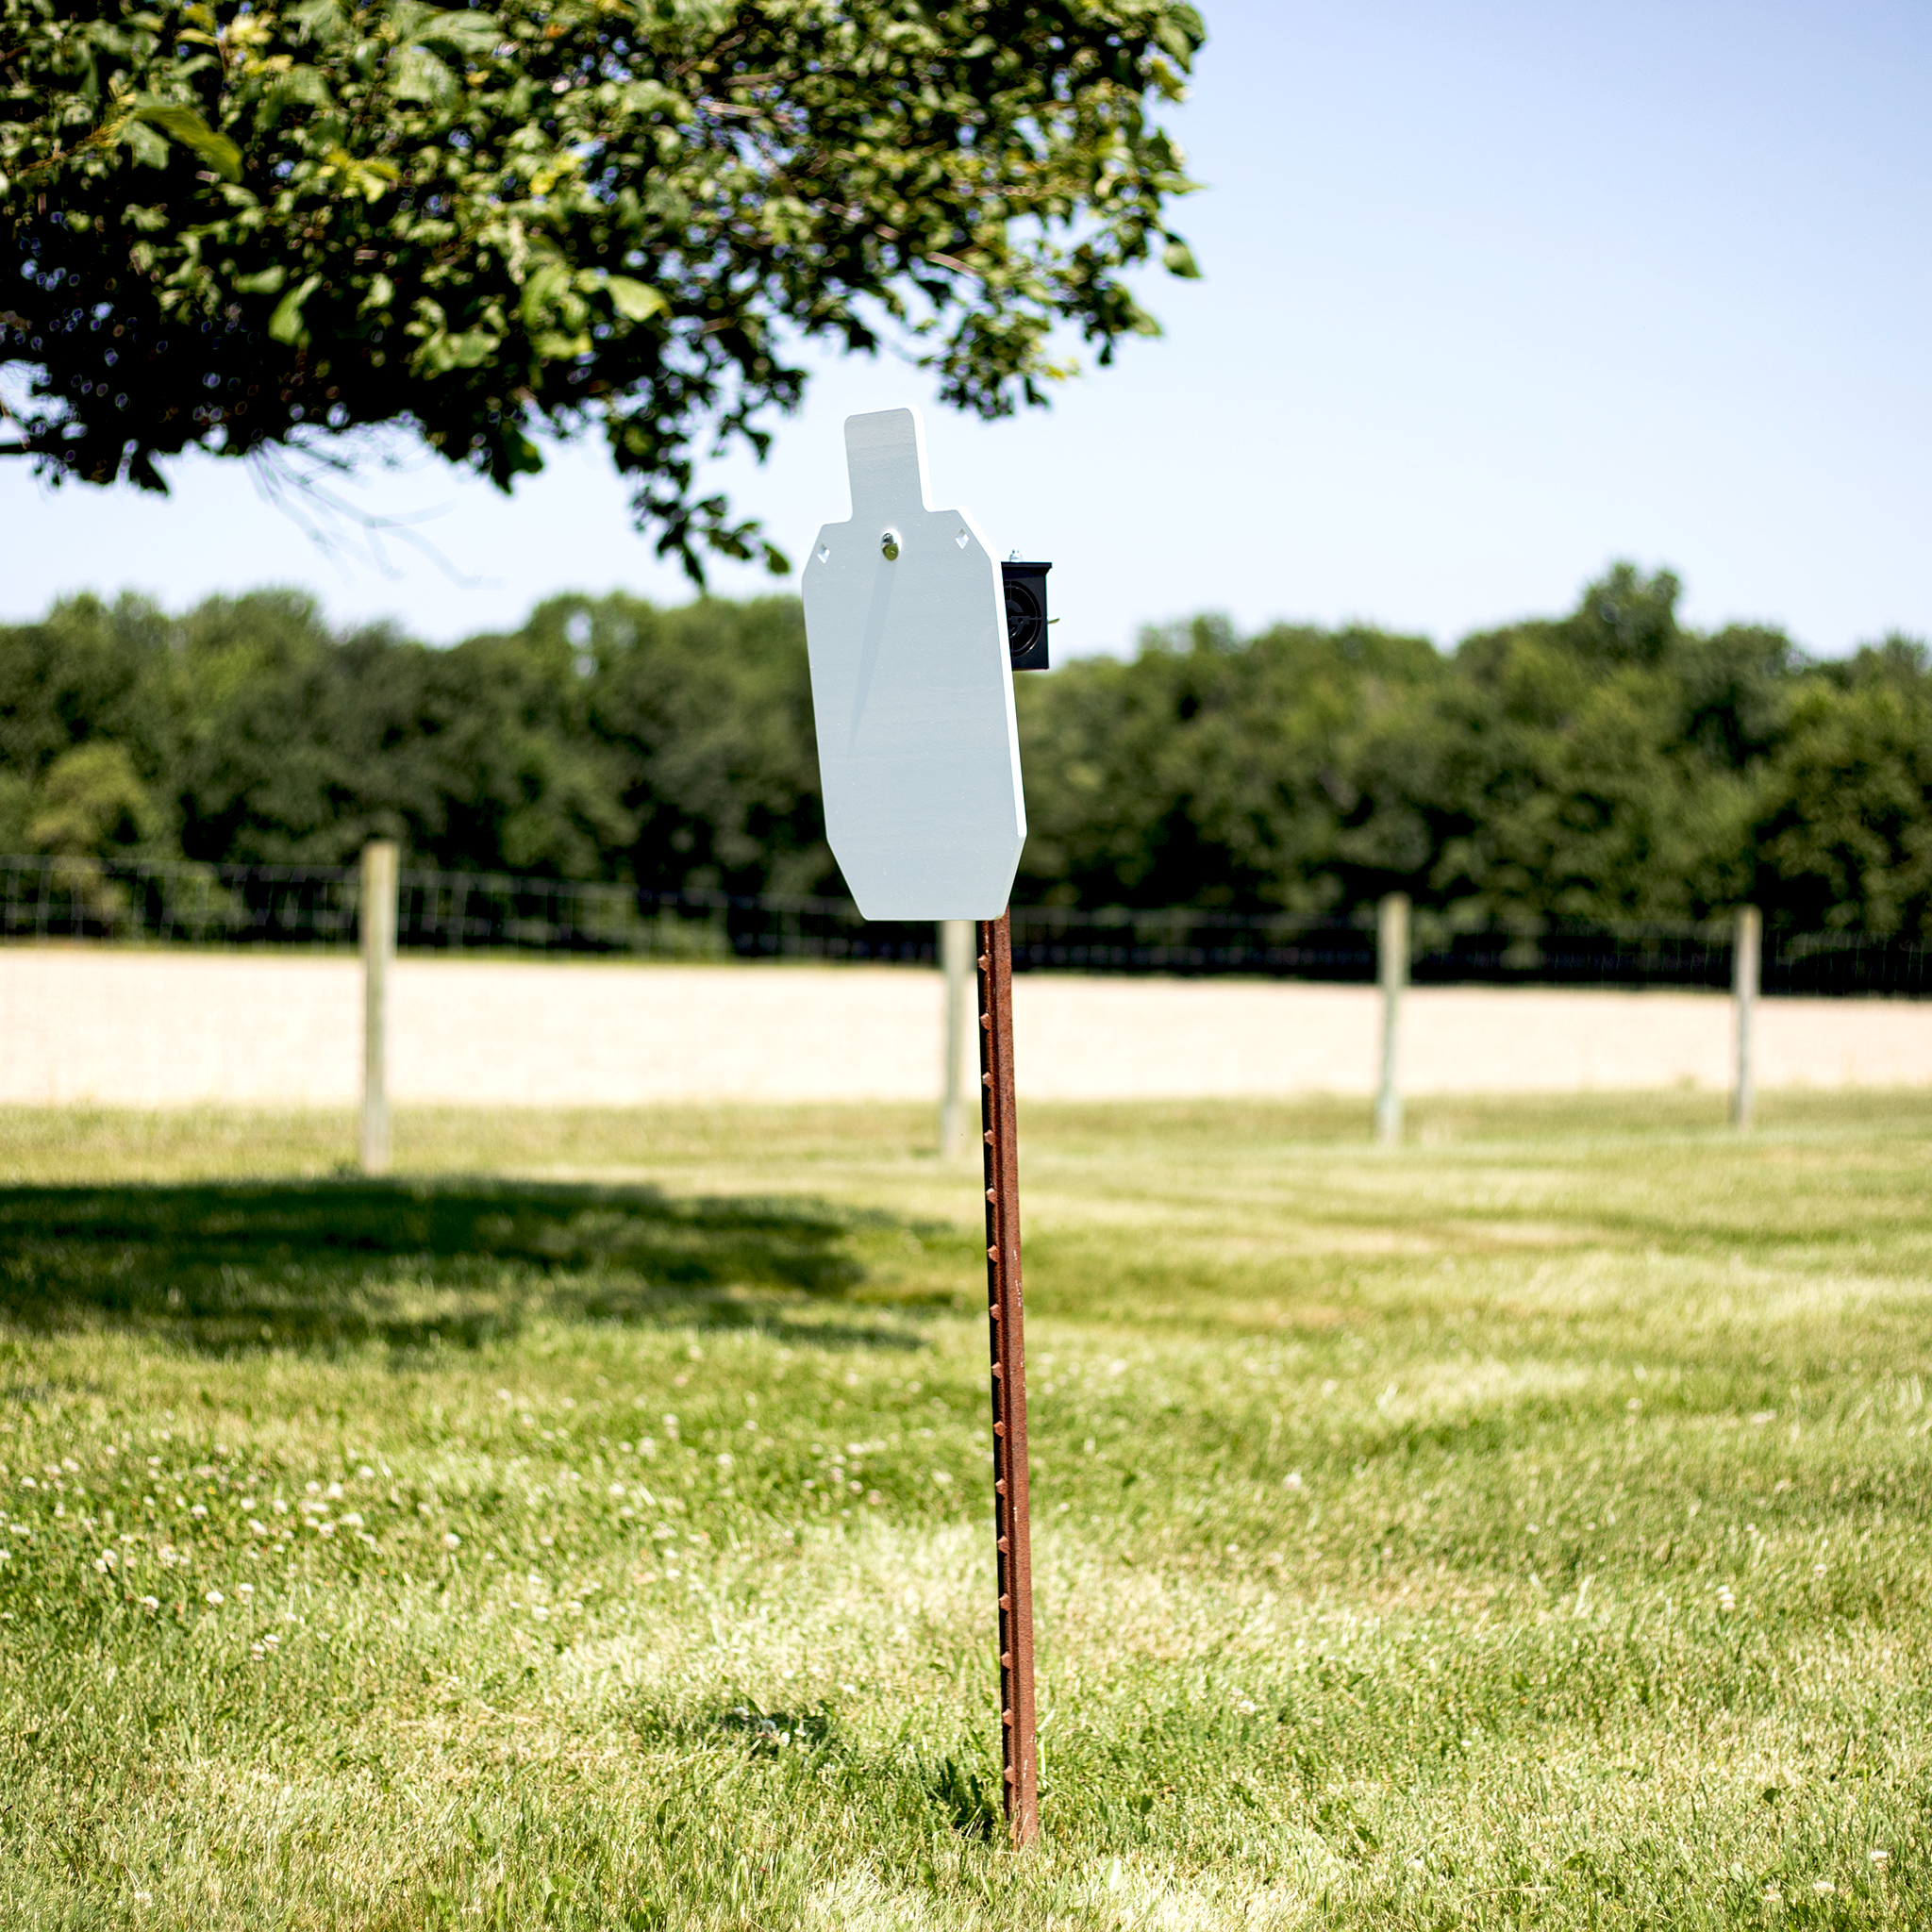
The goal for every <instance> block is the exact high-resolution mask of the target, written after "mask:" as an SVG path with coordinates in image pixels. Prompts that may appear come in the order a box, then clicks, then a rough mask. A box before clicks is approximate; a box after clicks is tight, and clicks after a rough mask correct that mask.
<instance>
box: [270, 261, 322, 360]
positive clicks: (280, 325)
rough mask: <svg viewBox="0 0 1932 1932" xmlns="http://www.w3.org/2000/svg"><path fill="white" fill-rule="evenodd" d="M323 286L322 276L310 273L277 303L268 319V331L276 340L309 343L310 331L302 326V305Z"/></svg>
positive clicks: (301, 343) (297, 343)
mask: <svg viewBox="0 0 1932 1932" xmlns="http://www.w3.org/2000/svg"><path fill="white" fill-rule="evenodd" d="M321 287H322V277H321V276H320V275H310V276H309V277H308V280H307V281H305V282H303V283H302V284H301V286H300V287H298V288H293V289H291V290H290V291H289V292H288V293H287V294H286V295H284V296H283V297H282V299H281V300H280V301H279V302H277V303H276V304H275V313H274V314H273V315H271V316H270V317H269V319H268V332H269V334H270V335H272V336H273V337H274V338H275V341H278V342H289V343H291V344H294V345H298V346H300V345H306V344H307V342H308V330H307V329H306V328H304V327H303V326H302V305H303V303H305V302H306V301H308V298H309V296H311V295H312V294H314V293H315V291H316V290H318V289H319V288H321Z"/></svg>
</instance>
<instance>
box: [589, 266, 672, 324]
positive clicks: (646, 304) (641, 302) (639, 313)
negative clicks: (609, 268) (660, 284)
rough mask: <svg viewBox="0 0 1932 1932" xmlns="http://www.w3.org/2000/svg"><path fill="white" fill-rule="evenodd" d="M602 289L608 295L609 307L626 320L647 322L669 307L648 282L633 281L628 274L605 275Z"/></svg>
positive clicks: (665, 300)
mask: <svg viewBox="0 0 1932 1932" xmlns="http://www.w3.org/2000/svg"><path fill="white" fill-rule="evenodd" d="M604 291H605V293H606V294H608V296H609V297H610V306H611V308H614V309H616V310H617V312H618V314H620V315H621V316H623V317H624V318H625V320H626V321H628V322H649V321H650V319H651V318H652V316H654V315H662V314H663V313H664V311H665V310H666V309H667V308H670V307H671V304H670V302H669V301H668V300H667V299H666V298H665V297H664V296H663V295H661V294H659V293H658V291H657V290H656V289H654V288H652V287H651V285H650V284H649V283H648V282H640V281H634V280H633V279H632V278H631V277H630V276H629V275H607V276H605V278H604Z"/></svg>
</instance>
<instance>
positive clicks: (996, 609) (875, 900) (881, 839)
mask: <svg viewBox="0 0 1932 1932" xmlns="http://www.w3.org/2000/svg"><path fill="white" fill-rule="evenodd" d="M845 461H846V468H847V472H848V474H849V475H850V478H851V483H852V517H851V520H850V522H848V523H842V524H827V525H825V526H824V528H823V529H822V530H821V531H820V532H819V534H818V536H817V538H816V539H815V540H814V541H813V543H812V548H811V556H810V557H809V558H808V559H807V562H806V566H805V584H804V596H805V631H806V641H807V648H808V652H809V654H810V658H811V701H812V709H813V711H814V713H815V714H816V717H817V722H818V744H819V777H820V782H821V784H822V786H823V788H824V801H825V833H826V836H827V838H828V839H829V840H830V841H831V846H832V851H833V853H834V854H835V855H836V857H837V858H838V860H839V865H840V869H841V871H842V872H843V873H844V874H845V882H846V884H847V885H848V886H850V887H851V889H852V895H853V897H854V898H855V899H857V900H858V909H859V910H860V911H861V912H862V913H864V914H865V916H866V917H867V918H868V919H997V918H998V917H999V916H1000V914H1001V913H1002V912H1003V911H1004V910H1005V909H1006V905H1007V896H1008V892H1009V891H1011V890H1012V884H1013V874H1014V872H1015V871H1016V870H1017V869H1018V866H1019V863H1020V848H1021V846H1022V845H1024V843H1025V841H1026V806H1025V801H1024V797H1023V795H1022V792H1021V789H1020V741H1019V736H1018V733H1017V731H1016V730H1015V728H1014V723H1013V677H1012V670H1011V666H1010V663H1009V660H1008V650H1007V618H1006V603H1005V596H1004V593H1003V591H1002V589H1001V580H1000V567H999V564H998V562H997V561H996V560H995V559H994V558H993V555H992V553H991V550H990V549H988V547H987V545H986V542H985V541H984V540H983V539H982V538H981V536H980V534H979V530H978V527H977V525H974V521H973V519H972V517H971V516H969V515H968V514H967V513H966V511H964V510H955V509H934V508H931V506H930V501H929V497H930V491H929V488H928V485H927V481H926V468H925V430H924V425H923V424H922V423H921V421H920V418H919V412H918V410H916V409H881V410H879V411H877V412H876V413H875V414H872V415H866V416H848V417H847V418H846V420H845Z"/></svg>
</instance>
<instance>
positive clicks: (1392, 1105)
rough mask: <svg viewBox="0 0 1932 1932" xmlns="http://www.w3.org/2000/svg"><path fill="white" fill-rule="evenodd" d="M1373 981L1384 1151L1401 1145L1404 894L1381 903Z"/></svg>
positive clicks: (1378, 1115)
mask: <svg viewBox="0 0 1932 1932" xmlns="http://www.w3.org/2000/svg"><path fill="white" fill-rule="evenodd" d="M1375 969H1376V977H1377V978H1378V979H1379V981H1380V982H1381V987H1382V1083H1381V1086H1380V1087H1379V1088H1378V1089H1377V1091H1376V1093H1375V1139H1376V1140H1377V1141H1380V1142H1381V1143H1382V1145H1383V1146H1384V1147H1396V1146H1400V1145H1401V1142H1402V1087H1401V1082H1400V1080H1399V1078H1398V1075H1397V1069H1396V1051H1397V1048H1398V1046H1399V1045H1400V1042H1401V1037H1402V990H1403V988H1404V987H1406V986H1407V984H1408V894H1407V892H1391V893H1389V894H1388V895H1387V896H1386V897H1385V898H1384V899H1383V901H1382V904H1381V907H1380V908H1379V914H1378V917H1377V920H1376V930H1375Z"/></svg>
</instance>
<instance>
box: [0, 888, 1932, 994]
mask: <svg viewBox="0 0 1932 1932" xmlns="http://www.w3.org/2000/svg"><path fill="white" fill-rule="evenodd" d="M360 912H361V874H360V872H359V870H358V869H357V868H355V867H334V866H300V865H249V866H231V865H194V864H188V863H155V864H134V863H118V862H106V863H103V862H97V861H94V860H91V859H69V858H35V857H25V858H20V857H16V858H6V857H0V939H4V940H12V941H21V940H92V941H103V942H108V943H114V942H119V943H133V944H147V945H188V946H291V947H303V946H308V947H330V946H345V945H353V944H355V943H356V941H357V940H358V935H359V931H360ZM1373 919H1374V908H1366V913H1365V917H1364V920H1363V922H1361V923H1357V922H1355V921H1344V920H1336V919H1324V918H1309V917H1306V916H1300V915H1293V914H1287V913H1281V914H1267V913H1260V914H1242V913H1231V912H1218V911H1212V910H1206V909H1203V908H1189V907H1182V908H1170V909H1164V910H1158V911H1141V910H1133V909H1120V908H1116V909H1109V910H1103V911H1084V910H1079V909H1076V908H1059V907H1016V908H1014V909H1013V914H1012V934H1013V965H1014V968H1015V969H1016V970H1017V971H1023V972H1024V971H1035V972H1041V971H1046V972H1062V973H1096V974H1169V975H1176V976H1183V977H1208V976H1215V975H1229V974H1243V975H1247V976H1251V977H1270V978H1282V979H1306V980H1325V981H1330V982H1334V983H1341V984H1366V983H1368V982H1370V981H1373V980H1374V977H1375V965H1376V961H1375V931H1374V924H1373ZM1417 925H1418V931H1417V934H1416V939H1415V942H1414V947H1413V951H1412V954H1411V958H1410V966H1409V978H1410V981H1411V983H1413V984H1416V985H1497V986H1507V985H1520V986H1573V987H1580V986H1623V987H1645V986H1656V987H1728V986H1729V985H1730V983H1731V965H1732V961H1731V941H1732V925H1731V922H1730V921H1728V920H1724V921H1718V922H1712V923H1707V924H1693V923H1688V922H1687V923H1684V924H1594V925H1586V924H1547V925H1544V926H1543V927H1541V928H1540V929H1537V930H1512V931H1474V932H1458V931H1455V930H1452V929H1450V928H1448V927H1447V926H1446V925H1443V924H1441V923H1440V922H1434V921H1429V920H1427V919H1426V918H1425V917H1424V916H1422V915H1419V916H1418V920H1417ZM936 939H937V936H936V933H935V930H934V927H933V926H932V925H931V924H929V923H924V922H909V921H895V920H872V921H869V920H865V919H862V918H861V917H860V916H859V914H858V908H856V907H855V906H853V905H852V904H851V903H850V902H849V901H848V900H843V899H824V898H808V897H803V896H786V895H783V894H777V893H766V894H760V895H757V896H743V895H738V894H733V893H728V892H717V891H696V890H688V891H662V892H660V891H649V890H647V889H643V888H639V887H634V886H628V885H621V884H585V883H578V882H574V881H566V880H557V879H543V878H531V877H525V876H519V875H514V874H499V873H444V872H405V873H404V874H402V875H401V880H400V888H399V898H398V906H397V924H396V941H397V944H398V946H399V947H401V948H403V949H405V950H408V951H415V952H475V951H486V952H509V953H547V954H573V955H579V956H589V957H596V956H606V957H619V958H644V959H677V960H690V961H704V960H719V961H722V960H730V959H822V960H861V961H867V960H869V961H874V962H890V963H893V964H924V965H930V964H933V963H935V962H936V959H937V956H938V949H937V942H936ZM1761 985H1762V990H1763V991H1765V992H1766V993H1771V994H1775V993H1813V994H1820V993H1823V994H1855V993H1890V994H1906V995H1918V996H1924V995H1926V994H1932V946H1927V945H1925V944H1924V943H1922V942H1920V941H1913V940H1909V939H1901V938H1897V937H1892V936H1888V935H1882V934H1874V933H1858V932H1813V933H1786V932H1778V931H1775V930H1772V931H1767V932H1766V933H1765V935H1764V950H1763V962H1762V979H1761Z"/></svg>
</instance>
